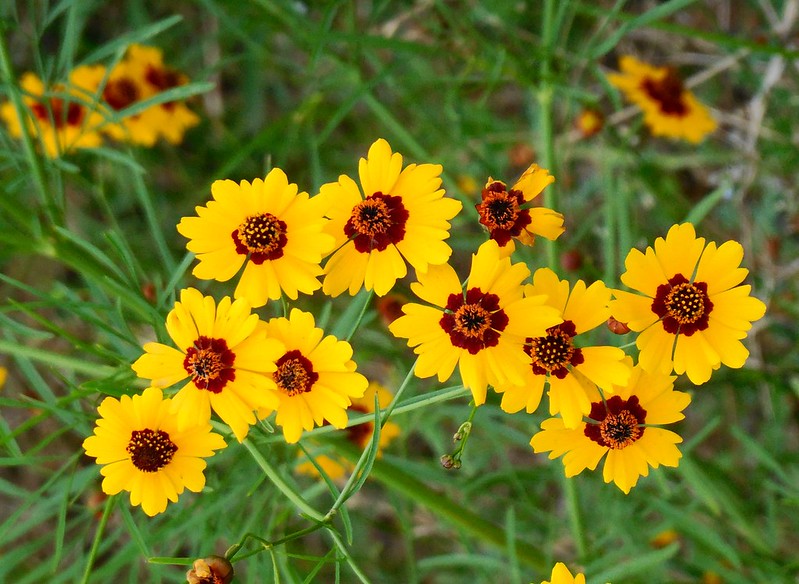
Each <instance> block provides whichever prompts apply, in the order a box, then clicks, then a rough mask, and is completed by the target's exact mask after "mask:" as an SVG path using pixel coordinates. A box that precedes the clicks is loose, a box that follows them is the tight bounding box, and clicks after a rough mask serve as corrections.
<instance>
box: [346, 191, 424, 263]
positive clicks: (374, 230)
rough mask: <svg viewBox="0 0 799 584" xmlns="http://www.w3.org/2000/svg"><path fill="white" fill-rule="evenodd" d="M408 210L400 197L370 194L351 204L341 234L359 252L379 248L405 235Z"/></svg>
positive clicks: (397, 240)
mask: <svg viewBox="0 0 799 584" xmlns="http://www.w3.org/2000/svg"><path fill="white" fill-rule="evenodd" d="M407 222H408V210H407V209H405V205H403V204H402V197H398V196H394V195H384V194H383V193H374V194H373V195H370V196H368V197H366V198H365V199H364V200H363V201H361V202H360V203H358V204H357V205H355V207H353V209H352V215H350V218H349V219H348V220H347V223H346V224H345V225H344V234H345V235H346V236H347V237H349V238H350V239H352V240H353V243H354V244H355V249H357V250H358V251H359V252H361V253H369V252H371V251H383V250H384V249H386V248H387V247H388V246H389V245H392V244H397V243H399V242H400V241H402V239H403V238H404V237H405V224H406V223H407Z"/></svg>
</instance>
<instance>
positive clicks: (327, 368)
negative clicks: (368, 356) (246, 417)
mask: <svg viewBox="0 0 799 584" xmlns="http://www.w3.org/2000/svg"><path fill="white" fill-rule="evenodd" d="M262 330H264V331H265V332H266V334H267V336H268V337H269V338H270V339H277V340H278V341H280V343H281V344H282V345H284V349H283V351H282V352H281V355H279V356H278V358H277V359H276V360H275V365H276V369H275V370H274V372H273V373H272V375H271V377H272V380H273V381H274V383H275V385H276V386H277V392H276V393H277V396H278V403H277V404H276V405H274V406H269V407H268V408H263V409H261V410H259V412H258V415H259V417H261V418H264V417H266V416H267V415H269V414H270V413H271V411H270V410H277V416H276V418H275V423H276V424H277V425H278V426H281V427H282V428H283V436H284V437H285V439H286V442H288V443H290V444H293V443H295V442H297V441H298V440H299V439H300V437H301V436H302V431H303V430H312V429H313V428H314V426H321V425H322V424H323V423H324V422H325V421H327V422H329V423H330V424H331V425H332V426H333V427H335V428H345V427H346V426H347V408H348V407H349V405H350V404H351V403H352V399H353V398H357V397H361V396H362V395H363V394H364V391H365V390H366V387H367V385H369V382H368V381H367V379H366V378H365V377H364V376H363V375H361V374H360V373H357V372H356V371H355V369H356V367H357V366H356V364H355V361H353V360H352V346H351V345H350V344H349V343H348V342H346V341H340V340H338V339H337V338H336V337H334V336H333V335H327V336H325V335H324V331H323V330H322V329H320V328H318V327H316V326H315V324H314V317H313V315H312V314H311V313H309V312H303V311H302V310H299V309H297V308H294V309H292V311H291V313H290V314H289V317H288V318H282V317H281V318H273V319H271V320H270V321H269V322H267V323H266V324H265V326H263V327H262Z"/></svg>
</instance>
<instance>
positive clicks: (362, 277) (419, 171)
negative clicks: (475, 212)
mask: <svg viewBox="0 0 799 584" xmlns="http://www.w3.org/2000/svg"><path fill="white" fill-rule="evenodd" d="M441 170H442V168H441V165H440V164H419V165H416V164H410V165H408V166H406V167H405V168H403V167H402V155H401V154H399V153H397V152H393V153H392V151H391V146H389V144H388V142H386V141H385V140H383V139H380V140H377V141H376V142H375V143H374V144H372V146H371V147H370V148H369V152H368V154H367V157H366V158H361V160H360V163H359V165H358V173H359V176H360V183H361V184H360V189H359V188H358V184H357V183H356V182H355V181H354V180H352V179H351V178H350V177H349V176H346V175H341V176H340V177H339V179H338V182H333V183H327V184H325V185H322V188H321V189H320V192H319V194H320V196H322V197H324V198H325V199H326V200H328V202H329V208H328V210H327V216H328V217H329V218H330V223H328V225H327V226H326V228H325V230H326V231H327V232H328V233H330V234H331V235H333V237H335V245H334V249H335V250H336V251H335V253H333V255H332V256H331V257H330V258H329V259H328V261H327V263H326V264H325V279H324V282H323V284H322V290H323V291H324V293H325V294H328V295H330V296H338V295H339V294H341V293H342V292H344V291H345V290H348V291H349V293H350V294H351V295H355V294H356V293H357V292H358V291H359V290H360V289H361V288H362V287H363V288H366V289H367V290H374V291H375V293H376V294H377V295H378V296H384V295H385V294H387V293H388V292H389V290H391V288H392V287H393V286H394V283H395V282H396V281H397V280H398V279H399V278H402V277H403V276H405V275H406V274H407V271H408V269H407V266H406V264H405V262H408V263H409V264H410V265H411V266H413V268H414V269H415V270H416V271H417V272H424V271H426V270H427V267H428V266H430V265H441V264H444V263H446V262H447V261H448V260H449V257H450V254H451V253H452V249H451V248H450V247H449V245H447V244H446V243H445V242H444V240H445V239H447V238H448V237H449V229H450V223H449V221H450V220H451V219H452V218H453V217H455V215H457V214H458V212H459V211H460V210H461V207H462V205H461V203H460V202H459V201H456V200H455V199H451V198H449V197H445V196H444V190H443V189H442V188H440V187H441V177H440V175H441Z"/></svg>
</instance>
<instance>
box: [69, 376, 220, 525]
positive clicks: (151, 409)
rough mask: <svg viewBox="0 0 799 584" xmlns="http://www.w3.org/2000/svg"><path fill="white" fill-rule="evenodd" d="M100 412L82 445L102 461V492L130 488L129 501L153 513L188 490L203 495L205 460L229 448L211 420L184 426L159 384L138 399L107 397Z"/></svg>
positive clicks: (109, 493)
mask: <svg viewBox="0 0 799 584" xmlns="http://www.w3.org/2000/svg"><path fill="white" fill-rule="evenodd" d="M97 411H98V412H99V414H100V419H99V420H97V425H96V426H95V428H94V434H93V435H92V436H89V437H88V438H86V440H84V441H83V448H84V450H85V451H86V454H87V455H89V456H91V457H93V458H96V459H97V464H100V465H103V467H102V468H101V469H100V474H102V475H103V476H104V477H105V478H104V479H103V484H102V488H103V492H105V493H106V494H108V495H116V494H117V493H119V492H121V491H128V492H130V504H131V505H134V506H137V505H141V508H142V510H143V511H144V512H145V513H146V514H147V515H149V516H150V517H152V516H153V515H157V514H158V513H163V511H164V510H165V509H166V505H167V501H172V502H173V503H175V502H177V500H178V495H180V494H181V493H182V492H183V490H184V489H188V490H190V491H193V492H195V493H199V492H200V491H201V490H202V488H203V487H204V486H205V476H204V475H203V470H204V469H205V466H206V464H205V460H204V459H205V458H208V457H210V456H213V455H214V451H215V450H219V449H221V448H224V447H225V440H224V439H223V438H222V436H220V435H219V434H215V433H213V432H211V424H210V423H209V421H208V419H205V420H201V419H196V420H194V422H193V423H191V424H188V425H186V426H184V427H182V428H181V427H179V426H178V422H177V419H176V418H175V417H174V416H173V415H172V414H171V411H172V404H171V400H170V399H169V398H166V399H165V398H164V396H163V394H162V392H161V390H160V389H158V388H155V387H148V388H147V389H145V390H144V392H143V393H142V394H141V395H135V396H133V397H130V396H127V395H123V396H122V397H121V398H120V399H116V398H113V397H107V398H105V399H104V400H103V402H102V403H101V404H100V407H98V408H97Z"/></svg>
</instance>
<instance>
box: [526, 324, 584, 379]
mask: <svg viewBox="0 0 799 584" xmlns="http://www.w3.org/2000/svg"><path fill="white" fill-rule="evenodd" d="M576 335H577V329H576V328H575V326H574V323H573V322H572V321H570V320H566V321H563V322H562V323H560V324H558V325H555V326H552V327H549V328H548V329H547V334H546V336H544V337H534V338H533V337H528V338H527V339H526V340H525V344H524V352H525V353H527V354H528V355H530V359H531V360H532V361H531V365H532V367H533V373H535V374H536V375H546V374H547V373H550V374H552V375H554V376H555V377H557V378H558V379H563V378H564V377H566V375H568V373H569V369H568V368H567V366H568V365H572V366H576V365H579V364H580V363H582V362H583V361H585V357H583V352H582V351H581V350H580V349H578V348H576V347H575V346H574V345H573V344H572V339H573V338H574V337H575V336H576Z"/></svg>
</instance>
